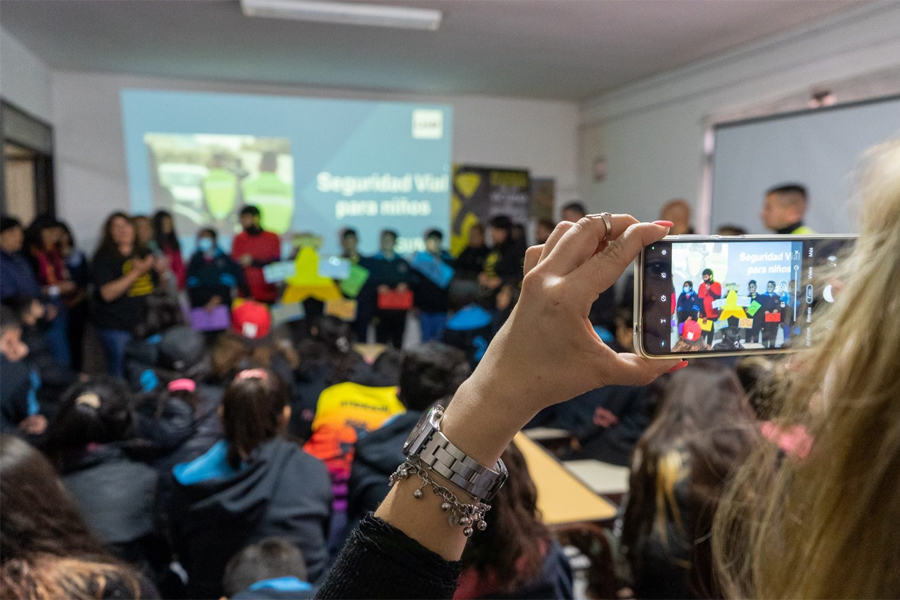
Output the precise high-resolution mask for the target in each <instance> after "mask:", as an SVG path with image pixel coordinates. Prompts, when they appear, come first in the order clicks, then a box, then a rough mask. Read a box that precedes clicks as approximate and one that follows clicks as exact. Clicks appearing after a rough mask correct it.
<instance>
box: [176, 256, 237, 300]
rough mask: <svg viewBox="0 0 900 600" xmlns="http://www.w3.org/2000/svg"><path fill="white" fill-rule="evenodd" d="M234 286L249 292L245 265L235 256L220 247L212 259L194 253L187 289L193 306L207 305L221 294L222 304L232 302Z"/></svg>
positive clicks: (188, 272)
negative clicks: (238, 261)
mask: <svg viewBox="0 0 900 600" xmlns="http://www.w3.org/2000/svg"><path fill="white" fill-rule="evenodd" d="M234 288H238V289H239V290H240V291H241V293H242V294H243V295H244V296H246V297H249V296H250V287H249V286H248V285H247V280H246V279H245V277H244V269H243V268H242V267H241V266H240V265H239V264H238V263H237V262H235V260H234V259H233V258H231V257H230V256H228V255H227V254H225V253H223V252H222V251H221V250H217V252H216V255H215V256H214V257H213V258H212V259H211V260H206V257H205V256H204V255H203V253H201V252H195V253H194V255H193V256H191V260H190V262H189V263H188V266H187V292H188V297H189V298H190V299H191V307H192V308H198V307H202V306H206V303H207V302H209V301H210V299H211V298H212V297H213V296H219V297H220V298H221V299H222V304H224V305H225V306H230V305H231V300H232V298H231V290H232V289H234Z"/></svg>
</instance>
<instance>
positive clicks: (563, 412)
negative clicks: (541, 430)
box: [528, 385, 655, 467]
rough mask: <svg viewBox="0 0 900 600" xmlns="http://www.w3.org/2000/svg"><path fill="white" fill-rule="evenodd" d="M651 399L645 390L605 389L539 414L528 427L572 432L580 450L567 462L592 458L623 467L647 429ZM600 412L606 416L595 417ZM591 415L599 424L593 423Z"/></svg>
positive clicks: (629, 388) (593, 391)
mask: <svg viewBox="0 0 900 600" xmlns="http://www.w3.org/2000/svg"><path fill="white" fill-rule="evenodd" d="M654 398H655V396H654V394H653V392H652V391H651V387H649V386H645V387H632V386H621V385H609V386H606V387H602V388H599V389H596V390H591V391H590V392H587V393H584V394H582V395H581V396H578V397H576V398H573V399H572V400H570V401H568V402H565V403H563V404H557V405H555V406H551V407H550V408H547V409H544V410H542V411H541V412H540V413H538V415H537V416H536V417H535V418H534V419H533V420H532V421H531V422H530V423H529V424H528V427H537V426H540V427H558V428H560V429H565V430H566V431H569V432H572V433H573V434H574V435H575V437H576V438H577V439H578V441H579V443H580V444H581V450H580V451H579V452H577V453H574V454H572V455H571V456H568V457H566V458H567V459H576V458H577V459H581V458H593V459H596V460H601V461H603V462H606V463H610V464H614V465H620V466H623V467H627V466H628V464H629V460H630V458H631V453H632V451H633V450H634V447H635V445H637V441H638V440H639V439H640V437H641V435H642V434H643V433H644V431H645V430H646V429H647V427H648V426H649V425H650V415H651V412H652V406H653V400H654ZM600 411H603V412H605V413H606V414H605V415H601V414H598V412H600ZM595 415H597V416H600V417H601V418H600V421H601V423H603V424H597V423H595V422H594V417H595ZM604 417H605V418H604ZM613 417H614V418H613Z"/></svg>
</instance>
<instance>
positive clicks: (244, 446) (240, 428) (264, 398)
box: [219, 369, 291, 469]
mask: <svg viewBox="0 0 900 600" xmlns="http://www.w3.org/2000/svg"><path fill="white" fill-rule="evenodd" d="M219 411H220V414H221V416H222V425H223V427H224V429H225V439H226V440H228V464H229V465H231V466H232V467H233V468H235V469H236V468H238V467H239V466H240V464H241V463H242V462H244V461H246V460H247V459H249V458H250V455H251V454H252V453H253V451H254V450H256V449H257V448H258V447H259V446H260V445H261V444H263V443H264V442H267V441H268V440H270V439H272V438H274V437H275V436H277V435H279V434H280V433H281V432H282V431H283V430H284V428H285V427H286V426H287V423H288V421H289V420H290V418H291V408H290V406H289V405H288V393H287V390H286V388H285V386H284V383H282V381H281V380H280V379H279V378H278V376H277V375H275V374H274V373H272V372H271V371H269V370H268V369H247V370H245V371H241V372H240V373H238V374H237V375H236V376H235V378H234V381H232V382H231V385H229V386H228V389H227V390H225V395H224V396H223V397H222V406H221V407H220V409H219Z"/></svg>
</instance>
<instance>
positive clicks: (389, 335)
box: [370, 229, 418, 348]
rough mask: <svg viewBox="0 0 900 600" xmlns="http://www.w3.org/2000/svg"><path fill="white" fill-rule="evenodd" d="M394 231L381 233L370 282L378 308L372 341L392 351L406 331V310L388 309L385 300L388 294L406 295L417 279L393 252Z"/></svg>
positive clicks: (371, 268)
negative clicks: (379, 247)
mask: <svg viewBox="0 0 900 600" xmlns="http://www.w3.org/2000/svg"><path fill="white" fill-rule="evenodd" d="M396 245H397V232H396V231H393V230H391V229H385V230H384V231H382V232H381V251H380V252H378V254H376V255H375V256H373V257H372V260H371V267H370V272H371V279H372V283H373V284H374V285H375V286H376V290H377V292H378V307H377V308H376V309H375V318H376V319H378V322H377V323H376V325H375V339H376V341H377V342H378V343H379V344H391V345H392V346H394V347H395V348H401V347H402V346H403V333H404V332H405V331H406V313H407V312H408V311H409V308H408V307H407V308H400V307H398V308H388V307H386V306H384V304H383V302H384V297H385V296H386V295H388V294H390V293H399V294H405V293H407V292H409V291H410V285H411V284H413V283H415V282H416V281H417V280H418V278H417V277H416V276H415V273H414V272H413V270H412V268H411V267H410V266H409V263H408V262H406V260H404V259H403V258H401V257H400V256H399V255H398V254H397V252H396V251H395V246H396Z"/></svg>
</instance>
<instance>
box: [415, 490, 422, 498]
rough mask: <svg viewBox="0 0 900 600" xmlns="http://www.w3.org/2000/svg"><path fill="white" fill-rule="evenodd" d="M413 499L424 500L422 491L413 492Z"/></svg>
mask: <svg viewBox="0 0 900 600" xmlns="http://www.w3.org/2000/svg"><path fill="white" fill-rule="evenodd" d="M413 498H415V499H416V500H421V499H422V490H421V489H418V490H415V491H414V492H413Z"/></svg>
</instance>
